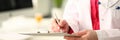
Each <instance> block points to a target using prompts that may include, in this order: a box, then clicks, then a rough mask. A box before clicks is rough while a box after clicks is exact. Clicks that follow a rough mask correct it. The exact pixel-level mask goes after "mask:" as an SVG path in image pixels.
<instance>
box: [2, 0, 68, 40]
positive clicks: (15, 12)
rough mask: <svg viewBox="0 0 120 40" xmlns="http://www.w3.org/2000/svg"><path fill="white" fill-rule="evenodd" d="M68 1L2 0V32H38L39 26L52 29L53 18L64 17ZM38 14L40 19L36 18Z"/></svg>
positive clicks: (43, 28)
mask: <svg viewBox="0 0 120 40" xmlns="http://www.w3.org/2000/svg"><path fill="white" fill-rule="evenodd" d="M66 2H67V0H0V34H1V33H11V32H12V33H23V32H30V33H31V32H37V29H38V26H40V28H41V29H42V30H50V26H51V18H56V17H55V16H57V17H58V18H62V15H63V11H64V7H65V5H66ZM36 14H38V18H39V17H40V19H35V18H36ZM36 20H39V21H40V23H39V24H38V23H37V22H36ZM0 38H1V36H0ZM44 40H45V39H44ZM46 40H47V39H46Z"/></svg>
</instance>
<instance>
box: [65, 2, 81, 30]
mask: <svg viewBox="0 0 120 40" xmlns="http://www.w3.org/2000/svg"><path fill="white" fill-rule="evenodd" d="M78 16H79V15H78V10H77V7H76V4H75V0H73V1H72V0H68V2H67V4H66V6H65V10H64V14H63V19H65V20H66V21H67V23H68V24H69V25H70V27H71V29H73V31H74V32H78V31H79V24H78Z"/></svg>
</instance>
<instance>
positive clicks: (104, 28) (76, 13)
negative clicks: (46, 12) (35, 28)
mask: <svg viewBox="0 0 120 40" xmlns="http://www.w3.org/2000/svg"><path fill="white" fill-rule="evenodd" d="M90 11H91V10H90V0H68V3H67V4H66V7H65V11H64V15H63V19H62V20H61V19H60V23H58V24H57V23H56V20H53V21H52V30H53V31H54V32H60V29H62V30H63V31H64V32H68V31H69V29H72V30H73V34H74V35H79V36H81V37H65V38H66V39H67V40H120V0H99V22H100V30H93V29H92V20H91V12H90Z"/></svg>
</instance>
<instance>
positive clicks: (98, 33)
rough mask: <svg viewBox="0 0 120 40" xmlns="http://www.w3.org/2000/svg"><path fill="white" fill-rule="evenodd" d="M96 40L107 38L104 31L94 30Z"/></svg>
mask: <svg viewBox="0 0 120 40" xmlns="http://www.w3.org/2000/svg"><path fill="white" fill-rule="evenodd" d="M96 33H97V36H98V40H105V38H107V37H108V35H107V33H106V32H105V31H104V30H96Z"/></svg>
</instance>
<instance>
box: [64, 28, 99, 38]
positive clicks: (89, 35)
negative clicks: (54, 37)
mask: <svg viewBox="0 0 120 40" xmlns="http://www.w3.org/2000/svg"><path fill="white" fill-rule="evenodd" d="M73 35H77V36H80V37H67V36H65V39H66V40H98V38H97V34H96V32H95V31H93V30H83V31H79V32H77V33H73Z"/></svg>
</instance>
